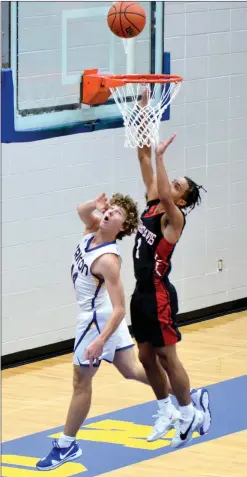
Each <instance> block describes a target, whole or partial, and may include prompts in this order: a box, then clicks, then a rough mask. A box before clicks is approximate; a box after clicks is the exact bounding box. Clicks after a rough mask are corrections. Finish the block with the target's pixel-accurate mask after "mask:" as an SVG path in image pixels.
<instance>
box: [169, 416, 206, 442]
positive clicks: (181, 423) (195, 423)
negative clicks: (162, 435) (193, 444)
mask: <svg viewBox="0 0 247 477" xmlns="http://www.w3.org/2000/svg"><path fill="white" fill-rule="evenodd" d="M203 421H204V413H203V412H201V411H198V410H197V409H196V408H194V415H193V418H192V419H191V420H189V421H185V420H183V419H179V420H178V421H177V422H176V423H175V429H176V434H175V436H174V438H173V439H172V441H171V446H172V447H180V446H183V445H184V444H186V443H187V442H190V441H191V439H192V435H193V432H194V431H198V432H199V429H200V427H201V426H202V425H203Z"/></svg>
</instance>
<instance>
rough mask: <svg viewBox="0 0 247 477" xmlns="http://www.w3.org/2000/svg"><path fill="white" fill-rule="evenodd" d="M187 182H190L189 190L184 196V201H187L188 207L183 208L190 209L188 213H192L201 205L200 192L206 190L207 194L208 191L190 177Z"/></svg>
mask: <svg viewBox="0 0 247 477" xmlns="http://www.w3.org/2000/svg"><path fill="white" fill-rule="evenodd" d="M185 179H186V181H187V182H188V186H189V187H188V189H187V190H186V192H185V194H184V200H185V201H186V205H185V206H184V207H183V208H184V209H187V208H188V212H191V211H192V210H193V209H194V208H195V206H196V205H200V203H201V200H202V198H201V194H200V190H201V189H202V190H204V192H207V191H206V189H204V187H203V186H201V185H198V184H196V183H195V182H194V181H193V180H192V179H190V178H189V177H185Z"/></svg>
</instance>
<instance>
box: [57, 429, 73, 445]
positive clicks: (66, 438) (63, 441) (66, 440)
mask: <svg viewBox="0 0 247 477" xmlns="http://www.w3.org/2000/svg"><path fill="white" fill-rule="evenodd" d="M74 441H75V437H70V436H65V435H64V433H63V432H62V433H61V436H60V438H59V439H58V445H59V447H61V449H63V448H66V447H69V446H70V445H71V443H72V442H74Z"/></svg>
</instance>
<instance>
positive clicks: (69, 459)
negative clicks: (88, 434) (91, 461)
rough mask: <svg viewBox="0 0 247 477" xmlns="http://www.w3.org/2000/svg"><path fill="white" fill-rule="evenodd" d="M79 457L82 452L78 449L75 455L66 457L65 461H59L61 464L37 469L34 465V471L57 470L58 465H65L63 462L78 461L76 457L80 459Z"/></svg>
mask: <svg viewBox="0 0 247 477" xmlns="http://www.w3.org/2000/svg"><path fill="white" fill-rule="evenodd" d="M81 455H82V450H81V449H79V450H78V451H77V452H76V453H75V454H72V455H70V456H68V457H66V459H64V460H61V462H58V463H57V464H55V465H53V466H51V467H38V466H37V465H36V469H38V470H44V471H48V470H53V469H57V468H58V467H60V465H63V464H65V462H69V461H71V460H75V459H78V457H80V456H81Z"/></svg>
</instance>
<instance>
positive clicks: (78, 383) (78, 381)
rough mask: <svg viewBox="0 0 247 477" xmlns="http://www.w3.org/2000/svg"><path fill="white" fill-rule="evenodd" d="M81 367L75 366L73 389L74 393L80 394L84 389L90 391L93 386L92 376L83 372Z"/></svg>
mask: <svg viewBox="0 0 247 477" xmlns="http://www.w3.org/2000/svg"><path fill="white" fill-rule="evenodd" d="M80 371H81V370H80V368H79V367H78V369H77V367H75V368H74V374H73V390H74V393H76V394H80V393H81V392H82V391H83V392H85V391H86V390H88V391H90V390H91V386H92V378H91V376H89V375H88V374H87V373H83V374H82V373H81V372H80Z"/></svg>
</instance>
